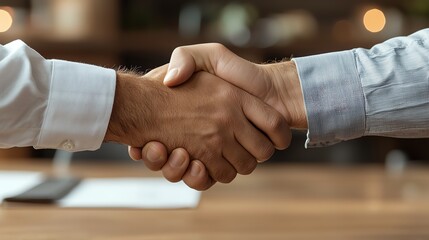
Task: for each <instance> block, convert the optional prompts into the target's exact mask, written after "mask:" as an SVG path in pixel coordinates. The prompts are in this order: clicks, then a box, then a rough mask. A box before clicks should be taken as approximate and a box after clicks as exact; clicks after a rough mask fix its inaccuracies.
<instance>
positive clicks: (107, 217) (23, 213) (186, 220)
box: [0, 160, 429, 240]
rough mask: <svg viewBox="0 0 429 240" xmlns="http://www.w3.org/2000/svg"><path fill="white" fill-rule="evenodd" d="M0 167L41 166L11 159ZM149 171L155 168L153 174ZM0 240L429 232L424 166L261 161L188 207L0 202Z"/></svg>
mask: <svg viewBox="0 0 429 240" xmlns="http://www.w3.org/2000/svg"><path fill="white" fill-rule="evenodd" d="M0 169H2V170H4V169H10V170H24V169H26V170H36V171H45V172H46V171H49V168H48V165H47V164H46V163H42V162H40V163H34V160H33V162H32V163H31V164H29V163H28V162H21V161H16V162H14V163H11V162H8V163H1V162H0ZM73 172H75V173H76V174H79V175H80V176H91V177H128V176H131V177H133V176H154V173H149V172H147V171H145V170H144V169H143V166H140V165H136V164H132V165H119V166H115V165H111V164H106V165H101V164H99V165H79V166H74V167H73ZM156 175H158V174H156ZM0 239H1V240H14V239H20V240H21V239H32V240H39V239H40V240H42V239H43V240H50V239H52V240H54V239H55V240H59V239H100V240H102V239H103V240H137V239H154V240H164V239H165V240H167V239H179V240H181V239H183V240H193V239H204V240H206V239H209V240H210V239H236V240H240V239H246V240H250V239H258V240H259V239H262V240H265V239H268V240H269V239H288V240H289V239H290V240H295V239H296V240H310V239H311V240H313V239H314V240H316V239H317V240H320V239H329V240H332V239H334V240H336V239H339V240H340V239H341V240H346V239H353V240H354V239H365V240H372V239H374V240H375V239H377V240H379V239H389V240H399V239H404V240H412V239H429V169H428V168H427V167H426V168H425V167H414V168H411V169H407V170H406V171H405V173H404V174H402V175H392V174H387V173H386V172H385V171H384V169H383V168H381V167H377V166H365V167H353V168H333V167H326V166H325V167H321V166H294V165H267V164H265V165H261V166H260V167H259V168H258V169H257V170H256V171H255V172H254V173H253V174H252V175H250V176H241V177H238V178H237V179H236V180H235V181H234V182H233V183H232V184H229V185H218V186H215V187H214V188H212V189H211V190H209V191H207V192H204V193H203V195H202V200H201V204H200V206H199V207H198V208H197V209H191V210H186V209H185V210H121V209H103V210H100V209H91V210H85V209H82V210H80V209H79V210H76V209H59V208H55V207H25V208H4V207H3V208H0Z"/></svg>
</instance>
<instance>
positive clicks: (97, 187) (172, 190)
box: [0, 171, 200, 209]
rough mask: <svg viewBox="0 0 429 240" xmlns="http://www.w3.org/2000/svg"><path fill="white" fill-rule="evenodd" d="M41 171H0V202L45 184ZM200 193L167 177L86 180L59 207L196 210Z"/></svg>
mask: <svg viewBox="0 0 429 240" xmlns="http://www.w3.org/2000/svg"><path fill="white" fill-rule="evenodd" d="M43 180H44V175H43V174H42V173H38V172H18V171H0V201H3V199H4V198H6V197H10V196H14V195H17V194H20V193H22V192H24V191H26V190H28V189H30V188H31V187H33V186H35V185H37V184H39V183H41V182H42V181H43ZM199 200H200V192H198V191H195V190H193V189H190V188H189V187H188V186H186V185H185V184H184V183H183V182H179V183H170V182H168V181H167V180H165V179H163V178H90V179H84V180H82V182H81V183H80V184H79V185H78V186H77V187H76V188H75V189H74V190H73V191H71V192H70V193H69V194H68V195H67V196H66V197H64V198H63V199H62V200H60V201H59V202H58V206H60V207H67V208H149V209H174V208H195V207H197V205H198V203H199Z"/></svg>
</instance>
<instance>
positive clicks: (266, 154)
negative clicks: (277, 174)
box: [259, 144, 276, 161]
mask: <svg viewBox="0 0 429 240" xmlns="http://www.w3.org/2000/svg"><path fill="white" fill-rule="evenodd" d="M275 151H276V149H275V148H274V146H273V145H272V144H266V146H263V147H261V148H260V152H259V154H260V155H259V159H260V160H263V161H265V160H268V159H269V158H270V157H271V156H273V154H274V152H275Z"/></svg>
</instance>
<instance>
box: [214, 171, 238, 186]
mask: <svg viewBox="0 0 429 240" xmlns="http://www.w3.org/2000/svg"><path fill="white" fill-rule="evenodd" d="M214 175H215V177H214V178H215V180H216V181H218V182H220V183H230V182H232V180H234V179H235V177H236V176H237V172H235V171H232V170H230V171H218V172H217V173H215V174H214Z"/></svg>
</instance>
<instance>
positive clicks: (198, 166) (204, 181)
mask: <svg viewBox="0 0 429 240" xmlns="http://www.w3.org/2000/svg"><path fill="white" fill-rule="evenodd" d="M183 182H185V183H186V185H188V186H189V187H190V188H193V189H195V190H198V191H204V190H207V189H209V188H210V187H212V186H213V185H214V184H215V183H216V181H215V180H213V179H212V178H211V177H210V175H209V173H208V171H207V169H206V167H205V166H204V164H203V163H202V162H201V161H199V160H193V161H192V162H191V165H190V167H189V168H188V170H187V171H186V173H185V175H184V176H183Z"/></svg>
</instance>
